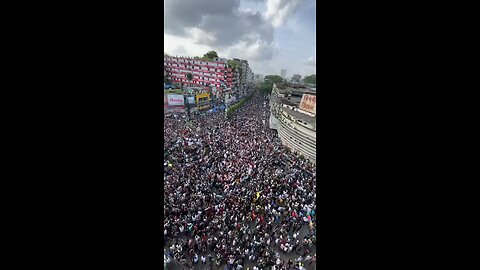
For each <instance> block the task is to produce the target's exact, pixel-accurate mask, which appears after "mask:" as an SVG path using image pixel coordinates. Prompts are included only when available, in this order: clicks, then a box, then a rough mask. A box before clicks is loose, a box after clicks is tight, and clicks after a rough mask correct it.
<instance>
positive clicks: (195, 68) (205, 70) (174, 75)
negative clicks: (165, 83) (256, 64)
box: [163, 55, 233, 88]
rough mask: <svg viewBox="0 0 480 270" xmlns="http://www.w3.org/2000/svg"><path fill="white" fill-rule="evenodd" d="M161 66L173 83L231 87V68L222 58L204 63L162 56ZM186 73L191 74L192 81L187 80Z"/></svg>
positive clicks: (199, 60)
mask: <svg viewBox="0 0 480 270" xmlns="http://www.w3.org/2000/svg"><path fill="white" fill-rule="evenodd" d="M163 65H164V68H165V72H166V73H167V74H166V75H167V78H169V79H170V80H171V82H173V83H184V84H192V85H194V86H215V87H217V88H226V87H232V86H233V72H232V69H231V68H229V67H227V60H226V59H224V58H216V59H214V61H206V60H202V59H196V58H192V57H181V56H180V57H178V56H177V57H171V56H168V55H164V58H163ZM188 73H191V74H192V81H189V80H188V78H187V74H188Z"/></svg>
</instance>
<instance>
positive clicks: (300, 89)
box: [275, 83, 317, 95]
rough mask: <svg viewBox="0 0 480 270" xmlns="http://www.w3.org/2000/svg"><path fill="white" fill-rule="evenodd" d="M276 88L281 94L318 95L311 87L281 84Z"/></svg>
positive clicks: (276, 85)
mask: <svg viewBox="0 0 480 270" xmlns="http://www.w3.org/2000/svg"><path fill="white" fill-rule="evenodd" d="M275 87H276V88H277V89H278V92H279V93H281V94H297V95H303V94H311V95H316V94H317V92H316V91H315V90H313V89H311V88H309V87H306V86H304V85H295V84H288V83H279V84H275Z"/></svg>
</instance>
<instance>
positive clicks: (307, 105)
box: [300, 94, 317, 114]
mask: <svg viewBox="0 0 480 270" xmlns="http://www.w3.org/2000/svg"><path fill="white" fill-rule="evenodd" d="M300 110H304V111H306V112H310V113H313V114H317V96H314V95H309V94H303V96H302V101H301V102H300Z"/></svg>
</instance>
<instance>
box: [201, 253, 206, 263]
mask: <svg viewBox="0 0 480 270" xmlns="http://www.w3.org/2000/svg"><path fill="white" fill-rule="evenodd" d="M206 262H207V259H206V258H205V256H204V255H202V264H205V263H206Z"/></svg>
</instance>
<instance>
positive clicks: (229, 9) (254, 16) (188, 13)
mask: <svg viewBox="0 0 480 270" xmlns="http://www.w3.org/2000/svg"><path fill="white" fill-rule="evenodd" d="M199 30H200V31H199ZM274 32H275V29H274V28H273V26H272V24H271V23H270V22H268V21H266V20H264V18H263V16H262V14H260V13H258V12H257V13H255V12H247V11H240V1H238V0H222V1H218V0H202V1H198V0H166V1H165V33H167V34H171V35H174V36H180V37H190V38H193V39H194V41H195V43H197V44H201V45H207V46H209V47H211V48H212V49H220V50H223V49H227V48H228V47H231V46H235V45H238V44H243V45H244V46H246V47H249V46H252V45H254V44H261V45H260V46H257V47H255V50H254V52H253V53H252V56H254V57H255V58H257V59H265V60H268V59H271V58H272V57H273V50H274V46H273V44H272V43H273V40H274Z"/></svg>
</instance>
